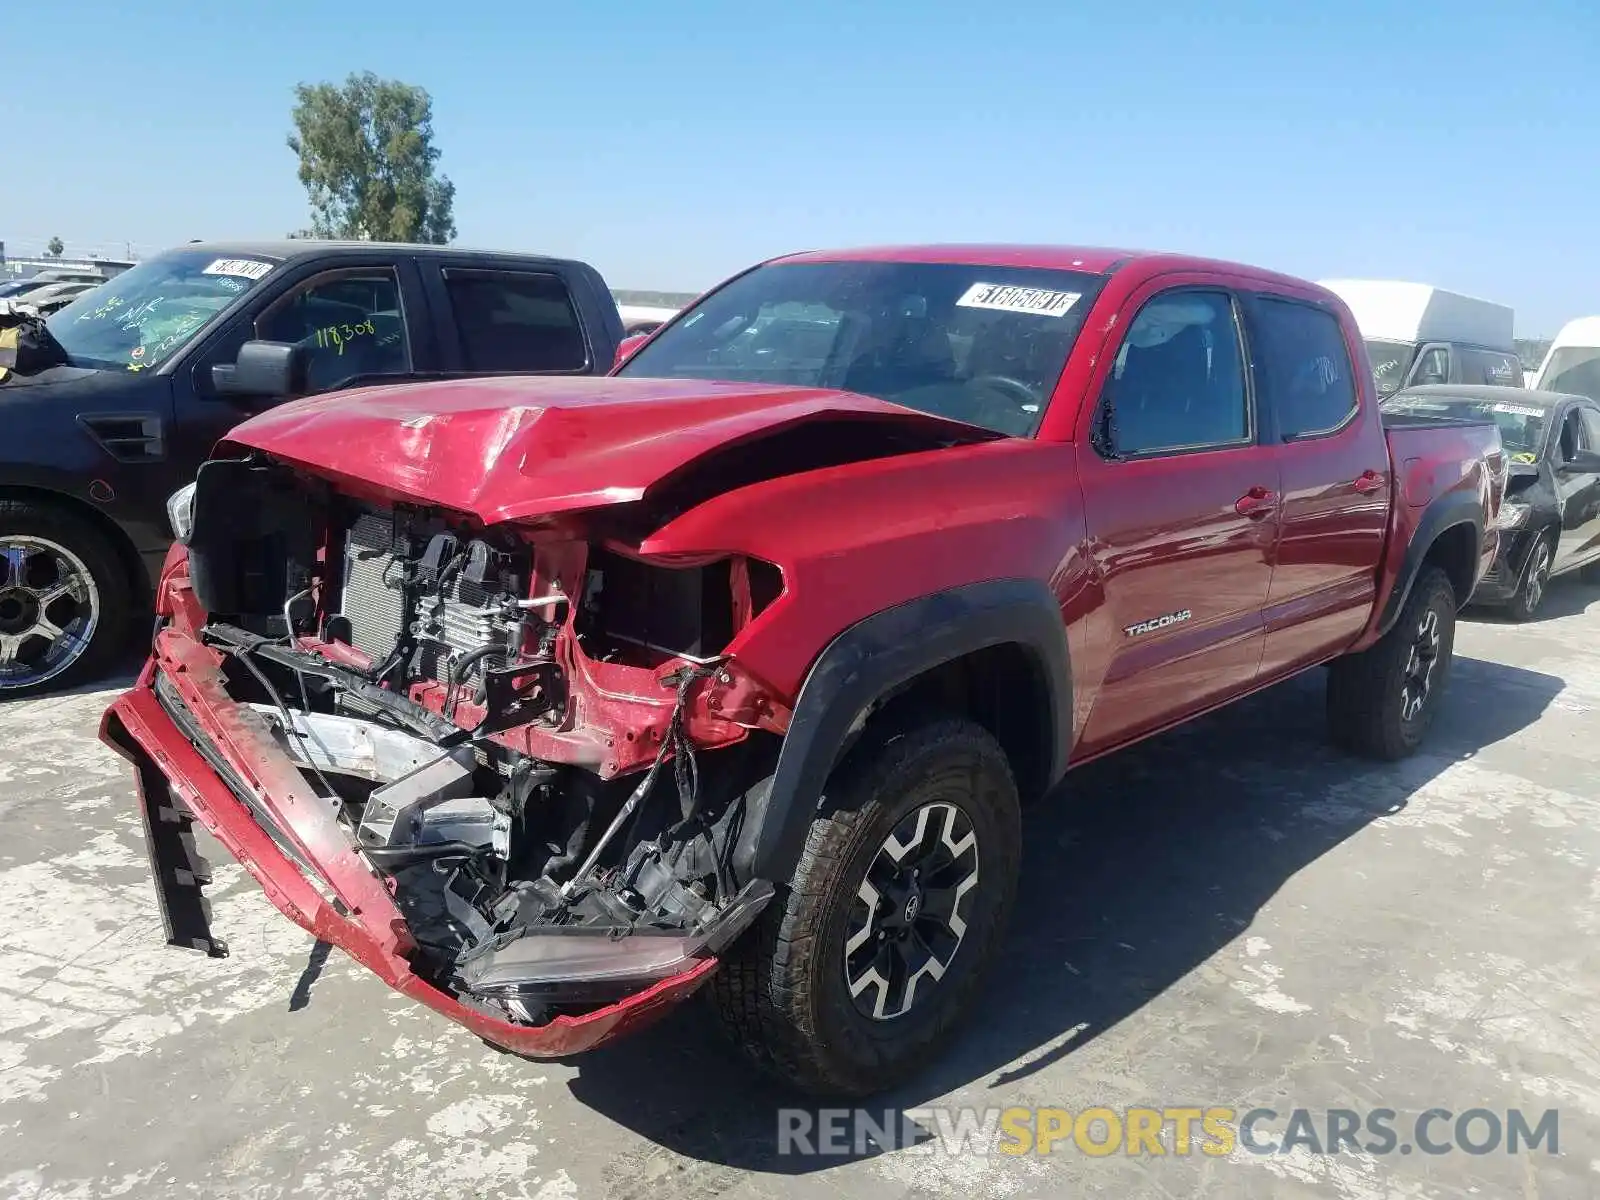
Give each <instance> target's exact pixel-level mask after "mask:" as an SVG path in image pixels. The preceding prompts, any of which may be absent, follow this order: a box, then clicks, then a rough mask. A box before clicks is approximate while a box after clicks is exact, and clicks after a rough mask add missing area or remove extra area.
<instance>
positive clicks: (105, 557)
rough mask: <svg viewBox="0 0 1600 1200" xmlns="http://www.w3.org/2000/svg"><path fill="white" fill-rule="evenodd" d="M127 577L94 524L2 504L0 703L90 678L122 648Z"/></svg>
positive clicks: (39, 508) (30, 506) (42, 508)
mask: <svg viewBox="0 0 1600 1200" xmlns="http://www.w3.org/2000/svg"><path fill="white" fill-rule="evenodd" d="M129 604H130V595H129V587H128V578H127V575H126V573H125V572H124V570H123V567H122V563H121V561H120V560H119V559H118V557H117V552H116V550H115V549H113V547H112V546H111V544H110V543H109V542H108V541H107V540H106V538H105V536H104V535H102V534H101V533H100V531H99V530H98V529H95V528H94V527H93V526H92V525H90V524H89V523H88V522H86V521H84V520H82V519H81V518H79V517H77V516H75V515H73V514H72V513H69V512H64V511H62V510H60V509H57V508H54V507H52V506H50V505H45V504H36V503H33V502H30V501H16V500H6V501H0V700H12V699H18V698H21V697H23V696H31V695H34V694H36V693H38V692H42V691H44V690H46V689H47V688H56V687H65V686H68V685H70V684H73V683H76V682H79V681H81V680H83V679H87V678H90V677H92V676H93V675H94V674H96V673H97V672H99V671H101V670H102V669H104V668H105V667H106V665H107V664H108V663H109V662H110V660H111V658H112V657H113V656H114V655H115V654H116V653H117V652H118V651H119V650H120V649H121V647H122V642H123V635H124V632H125V630H126V629H127V622H128V616H129V612H128V609H129Z"/></svg>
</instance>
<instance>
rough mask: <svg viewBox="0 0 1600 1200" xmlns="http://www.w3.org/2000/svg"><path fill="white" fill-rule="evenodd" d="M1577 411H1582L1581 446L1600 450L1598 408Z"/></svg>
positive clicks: (1599, 409) (1599, 415)
mask: <svg viewBox="0 0 1600 1200" xmlns="http://www.w3.org/2000/svg"><path fill="white" fill-rule="evenodd" d="M1579 411H1580V412H1582V413H1583V448H1584V449H1585V450H1594V451H1600V408H1585V409H1580V410H1579Z"/></svg>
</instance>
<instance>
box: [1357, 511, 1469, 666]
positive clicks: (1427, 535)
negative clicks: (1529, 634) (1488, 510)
mask: <svg viewBox="0 0 1600 1200" xmlns="http://www.w3.org/2000/svg"><path fill="white" fill-rule="evenodd" d="M1482 546H1483V510H1482V509H1481V508H1480V507H1479V503H1478V496H1477V494H1476V493H1471V494H1468V493H1463V492H1456V493H1452V494H1450V495H1447V496H1443V497H1441V498H1440V499H1439V500H1437V501H1435V502H1434V503H1433V504H1432V505H1430V506H1429V508H1428V511H1427V512H1425V513H1424V514H1423V516H1422V520H1421V521H1420V522H1419V523H1418V525H1417V532H1416V534H1415V535H1414V536H1413V537H1412V539H1411V544H1410V545H1409V546H1407V547H1406V553H1405V561H1404V563H1403V564H1402V566H1401V569H1400V576H1399V578H1398V579H1396V580H1395V585H1394V587H1393V589H1392V590H1391V591H1390V592H1389V596H1388V599H1387V600H1386V601H1385V602H1384V607H1383V619H1382V620H1381V621H1380V622H1379V624H1378V629H1377V631H1376V634H1375V635H1374V636H1376V637H1382V636H1383V635H1384V634H1385V633H1387V632H1389V630H1390V629H1392V628H1393V627H1394V623H1395V622H1396V621H1397V620H1399V619H1400V613H1401V611H1402V610H1403V609H1404V608H1405V605H1406V600H1407V598H1408V597H1409V596H1410V595H1411V588H1412V586H1413V585H1414V584H1415V583H1416V581H1417V576H1419V575H1420V574H1421V573H1422V570H1423V568H1424V567H1439V568H1440V569H1441V570H1443V571H1444V573H1445V574H1446V575H1447V576H1448V577H1449V579H1450V586H1451V587H1452V588H1453V589H1454V590H1455V594H1456V605H1457V607H1460V606H1462V605H1465V604H1466V602H1467V600H1468V599H1469V598H1470V597H1471V595H1472V592H1473V589H1474V588H1475V587H1476V586H1477V582H1478V579H1477V576H1478V561H1479V556H1480V550H1481V548H1482Z"/></svg>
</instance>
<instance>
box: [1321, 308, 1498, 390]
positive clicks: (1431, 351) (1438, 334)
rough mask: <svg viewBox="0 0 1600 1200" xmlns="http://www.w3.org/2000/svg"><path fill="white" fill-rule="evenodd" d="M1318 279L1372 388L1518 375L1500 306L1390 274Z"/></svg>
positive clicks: (1488, 380)
mask: <svg viewBox="0 0 1600 1200" xmlns="http://www.w3.org/2000/svg"><path fill="white" fill-rule="evenodd" d="M1322 286H1323V287H1325V288H1327V289H1328V290H1329V291H1331V292H1333V293H1334V294H1335V295H1337V296H1338V297H1339V298H1340V299H1341V300H1343V301H1344V302H1345V304H1346V305H1348V306H1349V308H1350V312H1351V314H1352V315H1353V316H1354V317H1355V319H1356V324H1357V325H1358V326H1360V328H1361V336H1362V338H1363V339H1364V340H1365V341H1366V343H1367V355H1368V357H1369V358H1370V359H1371V360H1372V374H1373V378H1374V379H1375V380H1376V381H1377V383H1378V392H1379V394H1380V395H1388V394H1390V393H1391V392H1395V391H1398V390H1399V389H1400V388H1402V387H1405V386H1406V385H1407V384H1412V383H1501V384H1520V383H1521V382H1522V364H1521V361H1520V360H1519V359H1518V358H1517V352H1516V346H1515V344H1514V343H1513V341H1512V334H1513V329H1514V326H1515V314H1514V313H1513V311H1512V310H1511V308H1510V307H1509V306H1507V305H1504V304H1496V303H1495V302H1494V301H1492V300H1481V299H1479V298H1478V297H1476V296H1466V295H1463V294H1461V293H1460V292H1452V291H1448V290H1446V289H1445V288H1440V287H1433V286H1432V285H1431V284H1426V283H1409V282H1406V281H1403V280H1396V279H1325V280H1323V281H1322Z"/></svg>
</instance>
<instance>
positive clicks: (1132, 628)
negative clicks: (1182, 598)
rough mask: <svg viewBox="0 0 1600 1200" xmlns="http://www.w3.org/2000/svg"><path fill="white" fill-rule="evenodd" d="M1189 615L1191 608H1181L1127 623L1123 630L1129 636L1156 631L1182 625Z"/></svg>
mask: <svg viewBox="0 0 1600 1200" xmlns="http://www.w3.org/2000/svg"><path fill="white" fill-rule="evenodd" d="M1189 617H1190V612H1189V610H1188V609H1187V608H1180V609H1179V610H1178V611H1177V612H1170V613H1166V614H1164V615H1162V616H1159V617H1151V618H1150V619H1149V620H1148V621H1135V622H1134V623H1133V624H1132V625H1125V626H1123V629H1122V632H1123V633H1125V634H1127V635H1128V636H1129V637H1138V636H1139V635H1140V634H1141V633H1154V632H1155V631H1156V630H1157V629H1165V628H1166V627H1167V626H1168V625H1181V624H1182V623H1183V622H1185V621H1187V620H1188V619H1189Z"/></svg>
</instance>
